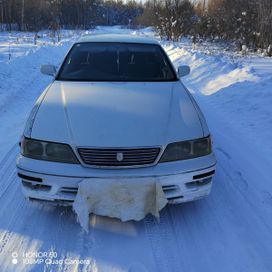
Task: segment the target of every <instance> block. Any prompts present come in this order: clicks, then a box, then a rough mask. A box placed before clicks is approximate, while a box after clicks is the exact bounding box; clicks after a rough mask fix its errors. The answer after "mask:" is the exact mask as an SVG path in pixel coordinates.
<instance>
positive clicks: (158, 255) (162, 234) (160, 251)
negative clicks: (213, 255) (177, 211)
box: [144, 207, 182, 272]
mask: <svg viewBox="0 0 272 272" xmlns="http://www.w3.org/2000/svg"><path fill="white" fill-rule="evenodd" d="M144 225H145V229H146V233H147V236H148V239H149V241H150V243H151V248H152V252H153V255H154V259H155V264H156V266H157V271H158V272H169V271H171V272H181V271H182V269H181V267H182V266H181V262H180V260H179V258H178V255H177V252H179V251H178V247H177V244H176V237H175V231H174V228H173V222H172V220H171V219H170V217H169V209H168V207H166V208H164V209H163V210H162V211H161V213H160V220H159V221H158V220H157V219H156V218H155V217H153V216H151V215H149V216H147V217H146V218H145V219H144Z"/></svg>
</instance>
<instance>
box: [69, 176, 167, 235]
mask: <svg viewBox="0 0 272 272" xmlns="http://www.w3.org/2000/svg"><path fill="white" fill-rule="evenodd" d="M166 204H167V199H166V198H165V196H164V193H163V190H162V187H161V184H160V183H159V182H158V181H157V180H156V179H155V178H153V179H150V178H148V179H146V178H142V179H133V178H130V179H125V180H121V179H103V180H102V179H99V178H92V179H85V180H83V181H82V182H81V183H80V184H79V189H78V193H77V196H76V200H75V202H74V204H73V209H74V211H75V212H76V213H77V216H78V220H79V223H80V225H81V226H82V227H83V228H84V229H85V230H86V231H88V228H89V215H90V214H91V213H94V214H96V215H102V216H109V217H115V218H119V219H121V220H122V221H129V220H137V221H138V220H141V219H143V218H144V217H145V216H146V215H147V214H149V213H150V214H152V215H154V216H156V217H157V218H158V217H159V211H160V210H161V209H162V208H163V207H164V206H165V205H166Z"/></svg>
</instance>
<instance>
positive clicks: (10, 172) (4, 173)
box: [0, 144, 20, 254]
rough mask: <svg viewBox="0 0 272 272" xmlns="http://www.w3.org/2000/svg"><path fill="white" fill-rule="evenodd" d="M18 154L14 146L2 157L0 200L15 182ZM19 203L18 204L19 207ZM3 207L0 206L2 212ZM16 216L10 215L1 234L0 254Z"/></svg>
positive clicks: (8, 237)
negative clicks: (5, 228)
mask: <svg viewBox="0 0 272 272" xmlns="http://www.w3.org/2000/svg"><path fill="white" fill-rule="evenodd" d="M17 152H18V148H17V144H15V145H14V146H13V147H12V148H11V149H10V151H9V152H8V153H7V154H6V155H5V156H4V158H3V160H2V161H1V162H0V199H1V198H2V197H3V196H5V193H6V192H7V190H8V189H9V188H10V187H11V186H12V185H13V184H14V183H15V182H16V180H17V179H16V171H15V170H16V169H15V163H14V162H15V158H16V155H17ZM19 204H20V203H18V205H19ZM4 208H5V207H3V206H2V209H3V210H4ZM15 215H16V214H11V217H10V218H9V219H10V220H9V223H8V228H7V229H9V230H6V231H4V232H3V235H2V237H1V239H0V254H1V253H2V252H3V251H4V249H5V247H6V245H8V244H9V241H10V240H11V239H12V236H13V233H12V231H10V227H11V226H12V224H13V221H14V219H15Z"/></svg>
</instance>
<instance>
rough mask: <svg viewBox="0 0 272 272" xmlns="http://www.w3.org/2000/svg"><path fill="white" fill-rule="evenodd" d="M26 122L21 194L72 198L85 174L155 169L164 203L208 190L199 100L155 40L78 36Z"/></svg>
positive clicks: (207, 142)
mask: <svg viewBox="0 0 272 272" xmlns="http://www.w3.org/2000/svg"><path fill="white" fill-rule="evenodd" d="M41 71H42V73H44V74H48V75H52V76H54V80H53V82H52V83H51V84H50V85H49V86H48V87H47V88H46V90H45V91H44V92H43V93H42V95H41V96H40V97H39V99H38V100H37V102H36V104H35V106H34V108H33V110H32V112H31V114H30V116H29V119H28V121H27V124H26V127H25V130H24V134H23V136H22V140H21V143H20V145H21V153H20V154H19V156H18V158H17V169H18V175H19V177H20V178H21V180H22V188H23V192H24V195H25V196H26V197H27V198H28V199H29V200H38V201H49V202H54V203H59V204H62V205H71V204H72V203H73V201H74V199H75V196H76V194H77V189H78V184H79V183H80V182H81V181H82V180H83V179H86V178H90V179H91V178H101V183H102V182H103V179H111V178H112V179H116V178H118V179H122V180H123V181H125V182H126V181H127V182H129V179H130V178H133V179H134V180H135V178H137V179H139V180H140V179H143V178H145V179H146V178H147V177H152V178H154V177H155V178H156V179H157V181H158V182H160V183H161V185H162V189H163V191H164V193H165V196H166V198H167V199H168V202H169V203H182V202H186V201H192V200H196V199H199V198H202V197H204V196H207V195H208V194H209V193H210V190H211V186H212V176H213V175H214V173H215V164H216V160H215V157H214V154H213V152H212V147H211V138H210V133H209V130H208V127H207V124H206V122H205V119H204V117H203V114H202V113H201V111H200V109H199V107H198V105H197V104H196V102H195V101H194V99H193V97H192V96H191V94H190V93H189V92H188V90H187V89H186V88H185V86H184V85H183V84H182V82H181V80H180V77H182V76H185V75H187V74H188V73H189V72H190V69H189V67H188V66H180V67H179V68H178V71H177V72H176V70H175V68H174V66H173V65H172V63H171V62H170V60H169V58H168V56H167V54H166V53H165V52H164V50H163V49H162V47H161V46H160V44H159V43H158V42H157V41H156V40H153V39H150V38H146V37H134V36H126V35H92V36H85V37H82V38H81V39H80V40H79V41H78V42H76V43H75V44H74V45H73V46H72V48H71V49H70V51H69V52H68V54H67V55H66V57H65V59H64V61H63V63H62V65H61V66H60V69H59V70H58V71H57V69H56V68H55V66H52V65H45V66H42V68H41Z"/></svg>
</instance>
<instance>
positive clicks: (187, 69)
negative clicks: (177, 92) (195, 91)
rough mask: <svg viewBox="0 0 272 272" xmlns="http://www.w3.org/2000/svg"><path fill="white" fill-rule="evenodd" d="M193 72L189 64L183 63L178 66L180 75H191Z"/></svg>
mask: <svg viewBox="0 0 272 272" xmlns="http://www.w3.org/2000/svg"><path fill="white" fill-rule="evenodd" d="M190 72H191V69H190V67H189V66H188V65H181V66H179V67H178V75H179V77H184V76H187V75H189V74H190Z"/></svg>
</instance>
